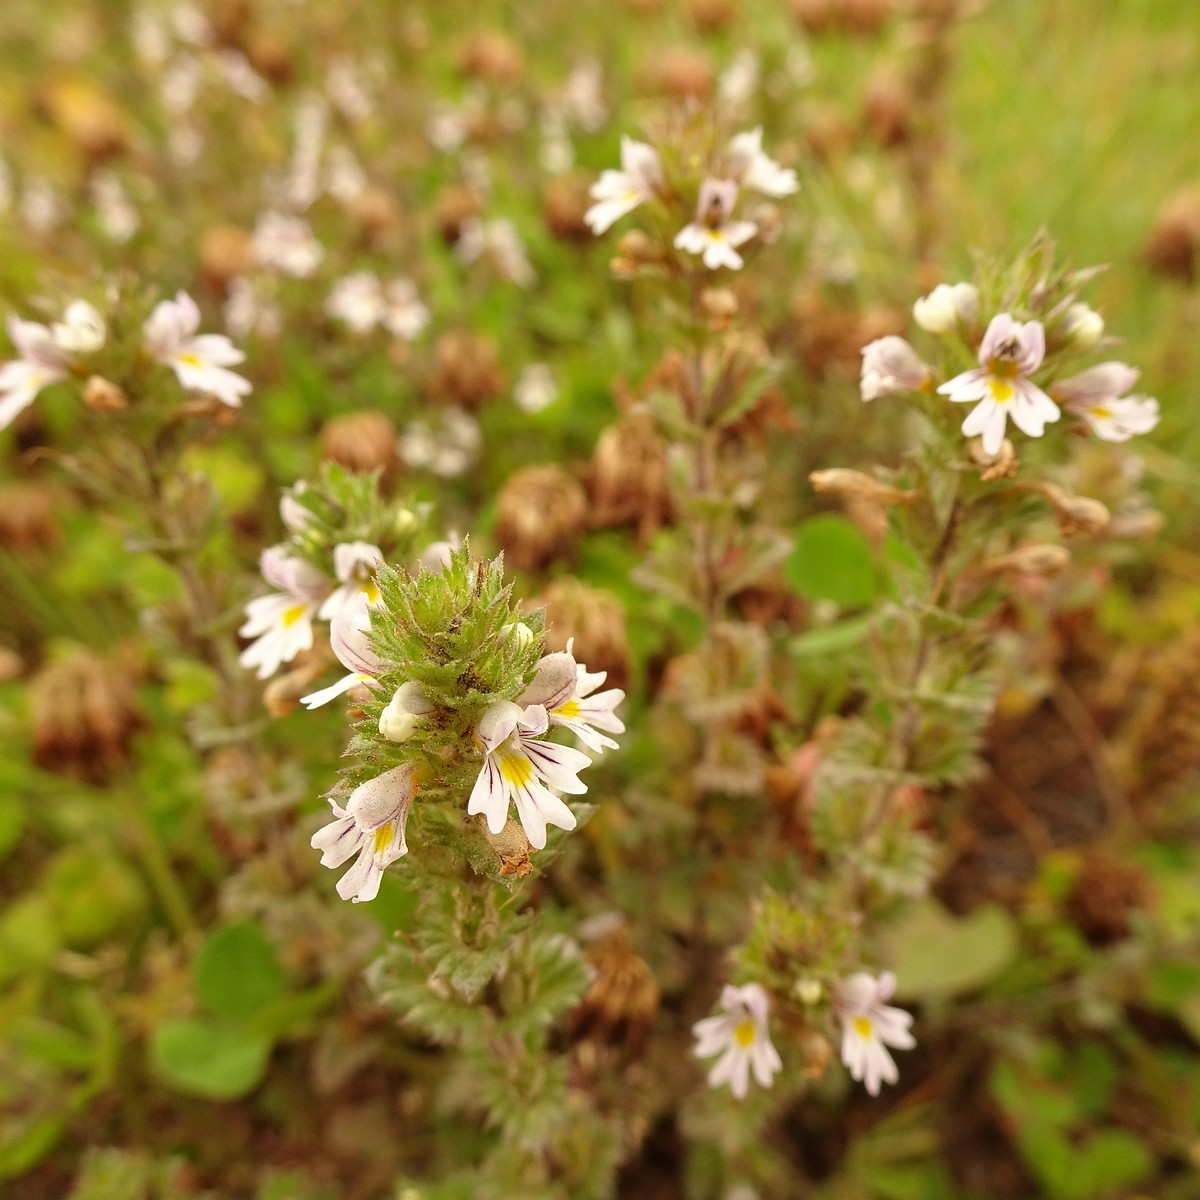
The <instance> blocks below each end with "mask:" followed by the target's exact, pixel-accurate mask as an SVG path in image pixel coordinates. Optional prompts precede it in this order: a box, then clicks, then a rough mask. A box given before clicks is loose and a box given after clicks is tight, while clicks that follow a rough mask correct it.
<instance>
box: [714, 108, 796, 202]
mask: <svg viewBox="0 0 1200 1200" xmlns="http://www.w3.org/2000/svg"><path fill="white" fill-rule="evenodd" d="M729 174H730V177H731V178H732V179H733V180H734V181H735V182H737V183H738V184H740V185H741V186H742V187H744V188H748V189H749V190H750V191H752V192H762V194H763V195H764V196H790V195H792V193H793V192H798V191H799V190H800V183H799V181H798V180H797V179H796V172H795V171H793V170H792V169H791V168H790V167H781V166H780V165H779V163H777V162H776V161H775V160H774V159H773V158H771V156H770V155H768V154H764V153H763V148H762V126H761V125H760V126H758V128H756V129H751V130H750V131H749V132H748V133H739V134H738V135H737V136H736V137H734V139H733V140H732V141H731V142H730V143H729Z"/></svg>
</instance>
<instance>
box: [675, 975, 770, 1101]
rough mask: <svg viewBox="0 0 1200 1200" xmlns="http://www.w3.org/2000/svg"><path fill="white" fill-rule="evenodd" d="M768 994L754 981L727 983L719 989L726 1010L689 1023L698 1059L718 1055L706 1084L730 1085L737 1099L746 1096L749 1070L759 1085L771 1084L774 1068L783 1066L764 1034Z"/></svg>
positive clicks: (715, 1085) (765, 1030) (766, 1035)
mask: <svg viewBox="0 0 1200 1200" xmlns="http://www.w3.org/2000/svg"><path fill="white" fill-rule="evenodd" d="M767 1006H768V1001H767V993H766V992H765V991H763V989H762V988H761V987H760V986H759V985H758V984H757V983H747V984H745V985H744V986H742V987H734V986H733V984H726V985H725V987H724V988H723V989H722V990H721V1007H722V1008H723V1009H725V1012H724V1013H722V1014H721V1015H719V1016H716V1017H705V1018H704V1020H703V1021H697V1022H696V1024H695V1025H693V1026H692V1033H693V1034H695V1036H696V1048H695V1050H694V1051H693V1053H694V1054H695V1055H696V1057H697V1058H711V1057H712V1056H713V1055H714V1054H720V1055H721V1057H720V1058H719V1059H717V1061H716V1062H715V1063H714V1064H713V1067H712V1070H710V1071H709V1073H708V1085H709V1087H720V1086H721V1084H723V1083H727V1084H729V1090H730V1091H731V1092H732V1093H733V1094H734V1096H735V1097H736V1098H737V1099H738V1100H744V1099H745V1098H746V1092H747V1090H748V1088H749V1084H750V1072H751V1070H753V1071H754V1078H755V1080H756V1081H757V1082H758V1084H759V1086H760V1087H770V1086H771V1080H772V1079H773V1078H774V1077H775V1073H776V1071H781V1070H782V1069H783V1062H782V1060H781V1059H780V1057H779V1053H778V1051H776V1049H775V1047H774V1046H773V1045H772V1044H771V1038H770V1035H769V1034H768V1033H767Z"/></svg>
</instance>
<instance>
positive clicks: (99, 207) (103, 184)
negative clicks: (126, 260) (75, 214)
mask: <svg viewBox="0 0 1200 1200" xmlns="http://www.w3.org/2000/svg"><path fill="white" fill-rule="evenodd" d="M90 190H91V194H92V203H93V204H94V205H95V206H96V215H97V217H99V219H100V228H101V229H102V230H103V231H104V233H105V235H106V236H107V237H109V238H111V239H112V240H113V241H114V242H122V243H124V242H127V241H129V239H130V238H131V237H133V235H134V234H135V233H137V231H138V228H139V227H140V226H141V223H142V219H141V217H139V216H138V211H137V209H136V208H134V206H133V204H132V203H131V202H130V199H129V195H128V193H127V192H126V191H125V188H124V187H123V186H122V184H121V180H120V179H119V178H118V177H117V176H116V175H115V174H114V173H113V172H112V171H98V172H97V173H96V174H95V175H94V176H93V177H92V182H91V189H90Z"/></svg>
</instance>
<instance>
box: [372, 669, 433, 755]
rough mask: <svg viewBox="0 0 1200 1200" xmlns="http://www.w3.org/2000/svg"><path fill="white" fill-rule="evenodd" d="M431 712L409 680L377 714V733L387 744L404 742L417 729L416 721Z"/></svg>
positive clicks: (427, 701) (430, 708) (421, 695)
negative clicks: (385, 739) (381, 735)
mask: <svg viewBox="0 0 1200 1200" xmlns="http://www.w3.org/2000/svg"><path fill="white" fill-rule="evenodd" d="M431 712H433V705H432V704H430V703H429V698H428V697H427V696H426V695H425V693H424V692H423V691H422V690H421V685H420V684H418V683H414V682H413V681H412V680H411V679H410V680H409V681H408V682H407V683H402V684H401V685H400V686H399V687H398V688H397V689H396V692H395V695H393V696H392V698H391V700H389V701H388V705H387V707H386V708H385V709H384V710H383V712H381V713H380V714H379V732H380V733H381V734H383V736H384V737H385V738H387V740H388V741H389V742H405V741H407V740H408V739H409V738H410V737H412V735H413V733H414V732H415V730H416V728H417V719H418V718H419V717H423V716H425V715H426V714H427V713H431Z"/></svg>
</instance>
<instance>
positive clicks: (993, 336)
mask: <svg viewBox="0 0 1200 1200" xmlns="http://www.w3.org/2000/svg"><path fill="white" fill-rule="evenodd" d="M1045 355H1046V333H1045V330H1043V328H1042V323H1041V322H1040V321H1026V322H1024V323H1021V322H1020V321H1014V320H1013V319H1012V317H1011V316H1009V314H1008V313H1001V314H1000V315H999V316H997V317H993V318H992V320H991V323H990V324H989V325H988V327H987V332H986V333H985V334H984V335H983V341H982V342H981V343H980V346H979V363H980V365H979V366H978V367H976V368H975V369H974V370H971V371H964V372H963V373H962V374H961V375H956V376H955V377H954V378H953V379H951V380H950V381H949V382H948V383H943V384H942V386H941V387H940V388H938V391H939V392H940V393H941V394H942V395H943V396H948V397H949V398H950V399H951V400H953V401H955V402H956V403H959V404H969V403H973V402H975V401H978V404H977V405H976V407H975V408H973V409H972V410H971V412H970V413H968V414H967V419H966V420H965V421H964V422H963V424H962V431H963V433H964V434H965V435H966V436H967V437H977V436H979V435H981V434H982V435H983V448H984V451H985V452H986V453H988V454H996V453H998V452H999V450H1000V447H1001V445H1002V444H1003V442H1004V430H1005V425H1006V423H1007V421H1008V418H1009V416H1011V417H1012V419H1013V424H1014V425H1016V427H1017V428H1018V429H1020V430H1022V431H1023V432H1025V433H1027V434H1029V436H1030V437H1041V436H1042V433H1043V431H1044V430H1045V428H1046V425H1047V423H1048V422H1051V421H1057V420H1058V418H1059V417H1060V416H1061V415H1062V414H1061V413H1060V412H1059V410H1058V405H1057V404H1055V403H1054V401H1053V400H1051V399H1050V397H1049V396H1047V395H1046V393H1045V392H1043V391H1042V389H1041V388H1039V387H1038V386H1037V385H1036V384H1033V383H1031V382H1030V381H1029V378H1028V377H1029V376H1030V375H1032V374H1033V372H1034V371H1036V370H1037V369H1038V367H1040V366H1041V365H1042V359H1043V358H1044V357H1045Z"/></svg>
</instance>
